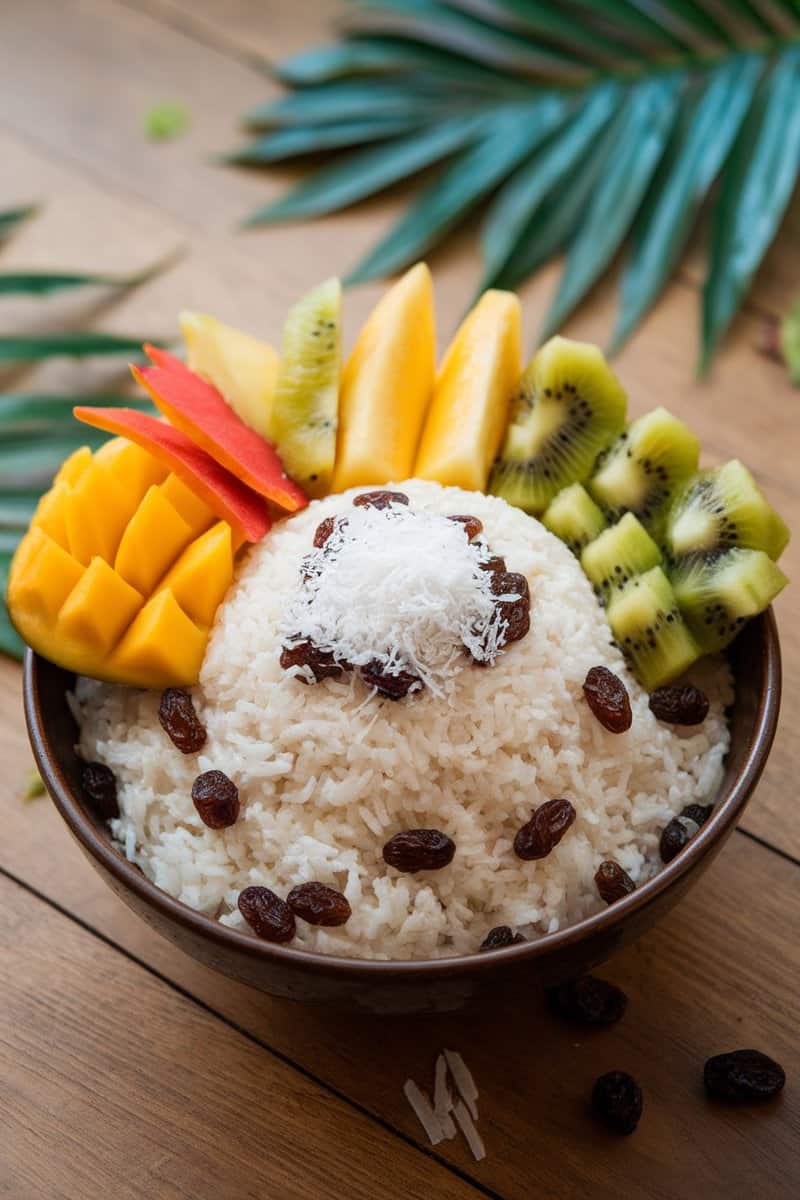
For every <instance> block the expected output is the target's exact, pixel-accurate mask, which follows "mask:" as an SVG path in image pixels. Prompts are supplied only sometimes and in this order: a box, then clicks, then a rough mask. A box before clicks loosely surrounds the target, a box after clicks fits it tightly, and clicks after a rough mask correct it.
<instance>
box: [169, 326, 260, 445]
mask: <svg viewBox="0 0 800 1200" xmlns="http://www.w3.org/2000/svg"><path fill="white" fill-rule="evenodd" d="M181 333H182V334H183V340H184V341H185V342H186V350H187V355H188V363H189V366H190V368H191V369H192V370H193V371H194V372H195V374H196V375H199V376H200V378H201V379H205V380H206V381H207V382H208V383H210V384H213V386H214V387H215V388H216V389H217V391H218V392H219V393H220V394H221V395H222V396H223V397H224V398H225V400H227V402H228V404H230V406H231V408H232V409H233V411H234V412H235V413H236V415H237V416H239V417H241V419H242V420H243V421H244V423H245V425H249V426H250V428H251V429H254V430H255V431H256V433H260V434H261V436H262V437H267V433H268V430H269V417H270V412H271V410H272V401H273V394H274V392H275V383H276V381H277V378H278V361H279V360H278V355H277V353H276V352H275V350H273V348H272V346H268V345H267V343H266V342H260V341H259V340H258V339H257V338H254V337H251V336H250V334H249V333H243V332H242V331H241V330H239V329H234V328H233V327H232V326H231V325H225V324H223V322H222V321H218V320H217V318H216V317H210V316H208V315H207V314H206V313H195V312H183V313H181Z"/></svg>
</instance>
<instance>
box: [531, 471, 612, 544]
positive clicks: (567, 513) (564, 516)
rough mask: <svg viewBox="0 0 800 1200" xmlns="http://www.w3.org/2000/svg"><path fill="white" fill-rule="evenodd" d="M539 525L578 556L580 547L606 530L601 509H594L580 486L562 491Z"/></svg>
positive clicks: (547, 509) (576, 484)
mask: <svg viewBox="0 0 800 1200" xmlns="http://www.w3.org/2000/svg"><path fill="white" fill-rule="evenodd" d="M542 524H543V525H544V527H545V528H546V529H549V530H550V532H551V533H554V534H555V535H556V537H557V538H560V539H561V541H562V542H564V543H566V545H567V546H569V548H570V550H571V551H572V553H573V554H578V555H579V554H580V552H581V550H583V548H584V546H586V545H588V543H589V542H591V541H592V539H593V538H596V537H597V535H598V534H599V533H602V531H603V530H604V529H605V527H606V519H605V517H604V516H603V512H602V509H600V508H598V506H597V505H596V504H595V502H594V500H593V499H592V497H591V496H590V495H589V493H588V492H587V491H586V488H585V487H584V486H583V484H581V483H571V484H570V485H569V487H565V488H562V489H561V491H560V492H558V493H557V494H556V495H555V496H554V497H553V499H552V500H551V501H550V503H549V504H548V506H547V508H546V509H545V510H544V512H543V513H542Z"/></svg>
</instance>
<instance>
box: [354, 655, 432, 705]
mask: <svg viewBox="0 0 800 1200" xmlns="http://www.w3.org/2000/svg"><path fill="white" fill-rule="evenodd" d="M361 678H362V679H363V680H364V682H365V683H366V684H367V685H368V686H369V687H374V688H375V689H376V691H377V692H378V695H380V696H385V697H386V699H387V700H402V699H403V697H404V696H407V695H408V693H409V692H410V691H411V689H412V688H414V687H415V685H418V687H421V686H422V680H421V679H420V677H419V675H414V674H412V672H411V671H398V672H397V674H396V675H391V674H390V673H389V672H388V671H385V670H384V669H383V666H382V664H381V663H380V662H379V661H378V659H373V660H372V662H369V663H367V665H366V666H365V667H362V668H361Z"/></svg>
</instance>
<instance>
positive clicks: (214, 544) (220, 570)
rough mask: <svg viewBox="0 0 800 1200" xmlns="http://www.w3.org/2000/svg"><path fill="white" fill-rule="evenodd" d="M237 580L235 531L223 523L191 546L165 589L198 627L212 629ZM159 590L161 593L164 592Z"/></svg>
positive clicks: (164, 584)
mask: <svg viewBox="0 0 800 1200" xmlns="http://www.w3.org/2000/svg"><path fill="white" fill-rule="evenodd" d="M232 579H233V546H232V544H231V527H230V525H228V524H227V522H225V521H219V522H218V523H217V524H216V525H214V526H213V527H212V528H211V529H209V530H208V532H207V533H204V534H203V536H202V537H199V538H197V540H196V541H194V542H192V544H191V545H190V546H187V547H186V549H185V550H184V552H183V554H182V555H181V556H180V558H179V559H178V561H177V562H176V563H175V564H174V565H173V566H172V567H170V569H169V571H168V572H167V574H166V576H165V577H164V580H163V581H162V584H161V588H165V589H166V588H168V589H169V590H170V591H171V592H172V594H173V596H174V597H175V599H176V600H177V602H178V604H180V606H181V608H182V609H183V611H184V612H185V613H187V614H188V616H190V617H191V619H192V620H193V621H194V622H196V624H198V625H206V626H208V625H211V623H212V622H213V620H214V614H215V612H216V611H217V608H218V607H219V605H220V603H221V602H222V600H223V598H224V596H225V593H226V592H227V590H228V588H229V587H230V584H231V581H232ZM161 588H159V591H160V590H161Z"/></svg>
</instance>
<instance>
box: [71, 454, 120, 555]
mask: <svg viewBox="0 0 800 1200" xmlns="http://www.w3.org/2000/svg"><path fill="white" fill-rule="evenodd" d="M137 502H138V500H137V497H135V496H131V495H129V494H128V493H126V491H125V490H124V489H123V487H122V485H121V484H120V483H118V482H117V480H116V478H115V477H114V476H113V475H112V474H111V471H110V470H106V468H105V467H104V466H102V465H101V464H100V463H97V462H93V463H92V465H91V466H90V467H89V469H88V470H86V471H84V473H83V474H82V475H81V477H80V478H79V479H78V480H77V481H76V482H75V483H74V484H73V485H72V486H71V487H70V490H69V493H68V494H67V495H65V497H64V517H65V521H66V526H67V541H68V543H69V552H70V554H71V555H72V557H73V558H77V560H78V562H81V563H83V564H84V566H88V565H89V563H90V562H91V561H92V559H93V558H94V557H95V555H98V554H99V555H100V557H101V558H104V559H105V560H106V562H113V561H114V556H115V554H116V552H117V546H118V545H119V540H120V538H121V537H122V532H123V530H124V529H125V526H126V525H127V523H128V521H129V520H130V516H131V513H132V512H133V511H134V509H135V508H136V504H137Z"/></svg>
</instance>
